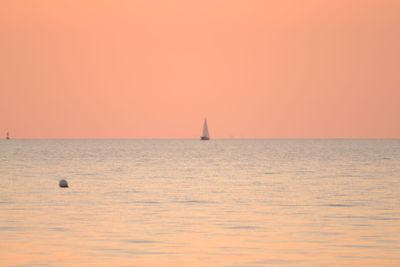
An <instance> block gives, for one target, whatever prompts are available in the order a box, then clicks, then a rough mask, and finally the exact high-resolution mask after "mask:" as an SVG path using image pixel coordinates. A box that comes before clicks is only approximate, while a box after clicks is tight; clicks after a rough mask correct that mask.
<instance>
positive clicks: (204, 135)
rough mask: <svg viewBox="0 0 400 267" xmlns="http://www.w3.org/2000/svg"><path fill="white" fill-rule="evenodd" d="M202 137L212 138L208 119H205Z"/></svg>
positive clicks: (205, 138)
mask: <svg viewBox="0 0 400 267" xmlns="http://www.w3.org/2000/svg"><path fill="white" fill-rule="evenodd" d="M201 139H202V140H209V139H210V134H209V133H208V125H207V119H205V120H204V124H203V134H202V135H201Z"/></svg>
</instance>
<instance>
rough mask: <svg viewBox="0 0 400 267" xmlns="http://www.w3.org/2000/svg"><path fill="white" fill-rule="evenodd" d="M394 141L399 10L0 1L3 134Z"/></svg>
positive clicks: (399, 84) (177, 1)
mask: <svg viewBox="0 0 400 267" xmlns="http://www.w3.org/2000/svg"><path fill="white" fill-rule="evenodd" d="M206 116H207V118H208V121H209V128H210V134H211V136H212V137H218V138H230V137H235V138H335V137H337V138H385V137H389V138H400V1H397V0H394V1H385V0H376V1H368V0H359V1H350V0H347V1H344V0H343V1H341V0H337V1H322V0H321V1H314V0H305V1H298V0H296V1H281V0H279V1H267V0H260V1H251V0H249V1H247V0H246V1H234V0H226V1H218V0H168V1H166V0H162V1H161V0H160V1H151V0H140V1H133V0H132V1H128V0H126V1H101V0H92V1H81V0H80V1H71V0H68V1H61V0H57V1H54V0H46V1H45V0H43V1H40V0H37V1H30V0H26V1H18V0H9V1H5V0H0V133H1V132H3V133H4V135H5V132H6V131H8V130H9V131H10V132H11V134H12V136H14V137H19V138H198V137H199V136H200V134H201V127H202V123H203V119H204V117H206Z"/></svg>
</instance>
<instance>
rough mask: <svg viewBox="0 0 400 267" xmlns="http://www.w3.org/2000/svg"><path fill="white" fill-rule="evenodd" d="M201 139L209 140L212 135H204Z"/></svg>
mask: <svg viewBox="0 0 400 267" xmlns="http://www.w3.org/2000/svg"><path fill="white" fill-rule="evenodd" d="M200 140H203V141H208V140H210V137H208V136H202V137H200Z"/></svg>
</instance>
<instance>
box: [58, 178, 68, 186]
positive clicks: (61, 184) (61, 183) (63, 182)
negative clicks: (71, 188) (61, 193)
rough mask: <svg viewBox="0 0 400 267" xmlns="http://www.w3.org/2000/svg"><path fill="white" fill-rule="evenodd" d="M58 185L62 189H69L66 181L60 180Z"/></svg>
mask: <svg viewBox="0 0 400 267" xmlns="http://www.w3.org/2000/svg"><path fill="white" fill-rule="evenodd" d="M58 185H59V186H60V187H68V182H67V181H66V180H64V179H62V180H60V182H59V183H58Z"/></svg>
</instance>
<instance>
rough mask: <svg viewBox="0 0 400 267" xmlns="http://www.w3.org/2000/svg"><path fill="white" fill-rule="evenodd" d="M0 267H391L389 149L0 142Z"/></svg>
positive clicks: (396, 150) (389, 145)
mask: <svg viewBox="0 0 400 267" xmlns="http://www.w3.org/2000/svg"><path fill="white" fill-rule="evenodd" d="M62 178H65V179H67V180H68V182H69V185H70V187H69V188H59V187H58V181H59V180H60V179H62ZM0 266H227V267H228V266H229V267H239V266H255V267H258V266H400V140H211V141H209V142H201V141H197V140H142V141H141V140H9V141H6V140H2V141H0Z"/></svg>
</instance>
